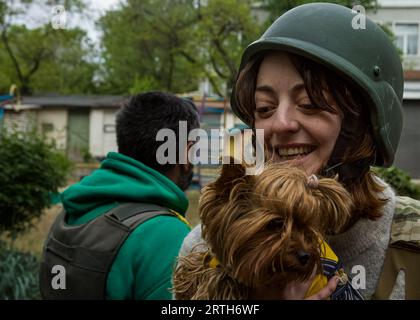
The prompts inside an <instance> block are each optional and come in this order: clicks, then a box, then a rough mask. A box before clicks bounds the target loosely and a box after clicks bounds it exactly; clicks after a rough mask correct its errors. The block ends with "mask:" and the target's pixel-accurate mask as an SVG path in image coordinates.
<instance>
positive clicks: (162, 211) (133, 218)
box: [105, 202, 176, 230]
mask: <svg viewBox="0 0 420 320" xmlns="http://www.w3.org/2000/svg"><path fill="white" fill-rule="evenodd" d="M105 215H106V216H107V217H109V218H112V219H115V220H116V221H117V222H119V223H122V224H124V225H125V226H127V227H129V228H130V229H131V230H133V229H135V228H136V227H137V226H139V225H140V224H142V223H143V222H146V221H147V220H149V219H152V218H154V217H156V216H161V215H167V216H168V215H169V216H176V215H175V214H174V213H172V211H170V210H169V209H168V208H165V207H162V206H159V205H156V204H152V203H138V202H128V203H123V204H121V205H118V206H117V207H115V208H114V209H112V210H110V211H108V212H107V213H106V214H105Z"/></svg>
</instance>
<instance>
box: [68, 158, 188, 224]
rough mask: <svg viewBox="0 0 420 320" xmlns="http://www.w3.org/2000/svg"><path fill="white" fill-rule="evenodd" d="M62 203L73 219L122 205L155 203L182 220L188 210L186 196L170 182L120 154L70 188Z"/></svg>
mask: <svg viewBox="0 0 420 320" xmlns="http://www.w3.org/2000/svg"><path fill="white" fill-rule="evenodd" d="M61 201H62V203H63V207H64V209H65V210H66V213H67V214H68V215H70V216H72V217H73V218H76V217H80V216H83V215H84V214H86V213H88V212H90V211H92V210H94V209H96V208H98V207H112V206H115V205H116V204H118V203H121V202H147V203H154V204H157V205H161V206H165V207H167V208H169V209H172V210H175V211H176V212H178V213H179V214H181V215H182V216H184V215H185V212H186V210H187V208H188V199H187V197H186V196H185V194H184V192H183V191H182V190H181V189H180V188H179V187H178V186H177V185H176V184H175V183H174V182H172V181H171V180H170V179H169V178H167V177H166V176H164V175H163V174H161V173H159V172H157V171H156V170H154V169H152V168H150V167H148V166H146V165H144V164H143V163H141V162H139V161H137V160H134V159H132V158H130V157H127V156H125V155H123V154H120V153H117V152H110V153H108V155H107V157H106V159H105V160H104V161H103V162H102V164H101V167H100V168H99V169H98V170H95V171H94V172H93V173H92V174H91V175H90V176H87V177H85V178H83V179H82V180H81V181H80V182H79V183H76V184H74V185H72V186H70V187H69V188H67V189H66V190H65V191H64V192H63V193H62V194H61Z"/></svg>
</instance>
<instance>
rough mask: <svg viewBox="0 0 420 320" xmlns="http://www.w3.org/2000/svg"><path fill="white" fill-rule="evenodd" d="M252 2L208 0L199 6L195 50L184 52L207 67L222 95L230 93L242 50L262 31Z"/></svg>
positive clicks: (214, 86) (213, 83)
mask: <svg viewBox="0 0 420 320" xmlns="http://www.w3.org/2000/svg"><path fill="white" fill-rule="evenodd" d="M198 3H199V4H200V3H201V2H200V1H198ZM252 3H253V1H249V0H247V1H239V0H208V1H205V3H204V5H199V6H198V8H197V11H198V18H199V19H198V23H197V26H196V28H195V32H194V33H193V37H192V43H193V44H194V45H193V48H195V51H194V50H191V49H190V50H189V51H188V49H187V50H185V51H184V54H185V56H186V57H187V55H189V57H187V59H188V60H189V61H191V62H192V63H194V64H195V65H198V66H199V67H200V68H201V69H202V70H203V71H204V73H205V75H206V76H207V78H208V79H209V80H210V82H211V83H212V85H213V88H214V89H215V91H216V92H217V93H218V94H219V95H221V96H229V95H230V90H231V89H232V86H233V84H234V82H235V78H236V74H237V71H238V67H239V62H240V58H241V54H242V51H243V49H244V48H245V46H246V45H247V44H249V43H250V42H251V41H253V40H254V39H255V38H256V37H257V36H258V35H259V33H260V26H259V25H258V21H257V19H256V18H255V17H254V16H253V14H252V10H251V6H252ZM197 48H198V49H197Z"/></svg>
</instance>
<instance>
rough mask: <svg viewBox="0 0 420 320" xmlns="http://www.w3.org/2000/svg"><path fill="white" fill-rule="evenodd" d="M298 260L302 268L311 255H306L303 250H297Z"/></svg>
mask: <svg viewBox="0 0 420 320" xmlns="http://www.w3.org/2000/svg"><path fill="white" fill-rule="evenodd" d="M297 256H298V259H299V262H300V264H301V265H302V267H304V266H306V264H307V263H308V261H309V258H310V257H311V255H310V254H309V253H307V252H306V251H303V250H299V251H298V253H297Z"/></svg>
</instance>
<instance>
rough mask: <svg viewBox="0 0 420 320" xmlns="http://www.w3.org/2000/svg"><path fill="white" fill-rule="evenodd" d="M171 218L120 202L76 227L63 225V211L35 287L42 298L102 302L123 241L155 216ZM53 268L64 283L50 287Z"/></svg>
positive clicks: (140, 205)
mask: <svg viewBox="0 0 420 320" xmlns="http://www.w3.org/2000/svg"><path fill="white" fill-rule="evenodd" d="M159 215H171V216H175V214H173V213H172V212H170V211H169V210H168V209H167V208H164V207H161V206H158V205H154V204H149V203H124V204H121V205H118V206H117V207H115V208H113V209H111V210H110V211H108V212H106V213H105V214H103V215H101V216H99V217H97V218H95V219H93V220H91V221H89V222H87V223H85V224H82V225H78V226H70V225H68V224H66V221H65V217H66V213H65V211H64V210H63V212H61V213H60V214H59V216H58V217H57V219H56V220H55V222H54V224H53V226H52V227H51V230H50V232H49V234H48V237H47V239H46V241H45V244H44V249H43V254H42V260H41V267H40V274H39V284H40V290H41V296H42V298H43V299H73V300H86V299H95V300H99V299H105V294H106V282H107V276H108V272H109V271H110V269H111V266H112V264H113V262H114V260H115V258H116V256H117V254H118V251H119V249H120V248H121V246H122V244H123V243H124V241H125V240H126V239H127V237H128V236H129V235H130V233H131V232H132V231H133V230H134V229H135V228H136V227H138V226H139V225H140V224H141V223H143V222H145V221H147V220H149V219H151V218H153V217H156V216H159ZM57 269H59V270H61V271H64V276H65V283H64V284H63V283H62V284H61V287H60V288H57V286H54V284H53V281H55V280H54V277H57V275H56V274H55V273H56V272H57Z"/></svg>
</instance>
